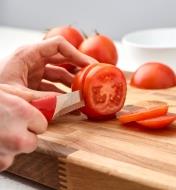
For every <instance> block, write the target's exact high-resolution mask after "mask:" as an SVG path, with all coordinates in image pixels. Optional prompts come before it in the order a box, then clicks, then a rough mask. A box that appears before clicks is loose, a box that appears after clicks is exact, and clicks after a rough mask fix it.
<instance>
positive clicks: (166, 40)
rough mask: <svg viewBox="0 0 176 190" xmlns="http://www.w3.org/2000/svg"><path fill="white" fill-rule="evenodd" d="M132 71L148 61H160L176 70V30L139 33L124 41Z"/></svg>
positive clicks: (126, 55)
mask: <svg viewBox="0 0 176 190" xmlns="http://www.w3.org/2000/svg"><path fill="white" fill-rule="evenodd" d="M122 46H123V51H124V55H125V57H126V59H125V60H126V61H127V62H128V65H129V67H130V70H135V69H136V68H137V67H139V66H140V65H142V64H143V63H145V62H148V61H160V62H163V63H165V64H167V65H168V66H170V67H172V68H174V69H175V68H176V28H161V29H151V30H143V31H137V32H134V33H130V34H127V35H126V36H124V37H123V39H122Z"/></svg>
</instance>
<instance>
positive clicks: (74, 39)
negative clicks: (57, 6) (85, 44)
mask: <svg viewBox="0 0 176 190" xmlns="http://www.w3.org/2000/svg"><path fill="white" fill-rule="evenodd" d="M58 35H61V36H63V37H64V38H65V39H66V40H67V41H68V42H70V43H71V44H72V45H73V46H74V47H76V48H78V47H79V46H80V44H81V43H82V41H83V40H84V37H83V35H82V34H81V32H80V31H79V30H78V29H76V28H74V27H73V26H59V27H55V28H52V29H50V30H49V31H48V32H47V33H46V35H45V37H44V40H45V39H48V38H51V37H54V36H58ZM59 66H60V67H63V68H65V69H67V70H68V71H69V72H71V73H74V71H75V69H76V66H74V65H72V64H70V63H67V62H64V63H61V64H60V65H59Z"/></svg>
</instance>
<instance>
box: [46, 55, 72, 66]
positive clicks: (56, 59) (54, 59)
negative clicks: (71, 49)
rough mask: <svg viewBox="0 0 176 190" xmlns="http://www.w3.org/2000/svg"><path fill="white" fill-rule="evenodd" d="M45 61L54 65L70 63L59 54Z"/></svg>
mask: <svg viewBox="0 0 176 190" xmlns="http://www.w3.org/2000/svg"><path fill="white" fill-rule="evenodd" d="M45 60H46V62H47V63H52V64H54V65H59V64H60V63H62V62H65V61H69V59H68V58H66V57H64V56H63V55H61V54H59V53H58V54H57V55H54V56H52V57H48V58H47V59H45Z"/></svg>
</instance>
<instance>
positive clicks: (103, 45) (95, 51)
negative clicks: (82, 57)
mask: <svg viewBox="0 0 176 190" xmlns="http://www.w3.org/2000/svg"><path fill="white" fill-rule="evenodd" d="M79 50H80V51H81V52H82V53H84V54H86V55H89V56H91V57H93V58H95V59H96V60H98V61H99V62H100V63H109V64H112V65H116V64H117V61H118V53H117V50H116V47H115V45H114V43H113V41H112V40H111V39H110V38H108V37H106V36H104V35H100V34H97V35H95V36H90V37H88V38H87V39H85V40H84V41H83V42H82V43H81V45H80V47H79Z"/></svg>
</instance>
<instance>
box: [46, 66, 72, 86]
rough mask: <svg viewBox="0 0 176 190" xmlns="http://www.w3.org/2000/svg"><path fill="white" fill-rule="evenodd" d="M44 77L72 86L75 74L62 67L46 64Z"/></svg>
mask: <svg viewBox="0 0 176 190" xmlns="http://www.w3.org/2000/svg"><path fill="white" fill-rule="evenodd" d="M43 78H44V79H46V80H49V81H52V82H62V83H64V84H65V85H67V86H71V83H72V80H73V78H74V75H72V74H71V73H69V72H68V71H67V70H66V69H64V68H62V67H57V66H54V65H46V67H45V71H44V75H43Z"/></svg>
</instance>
